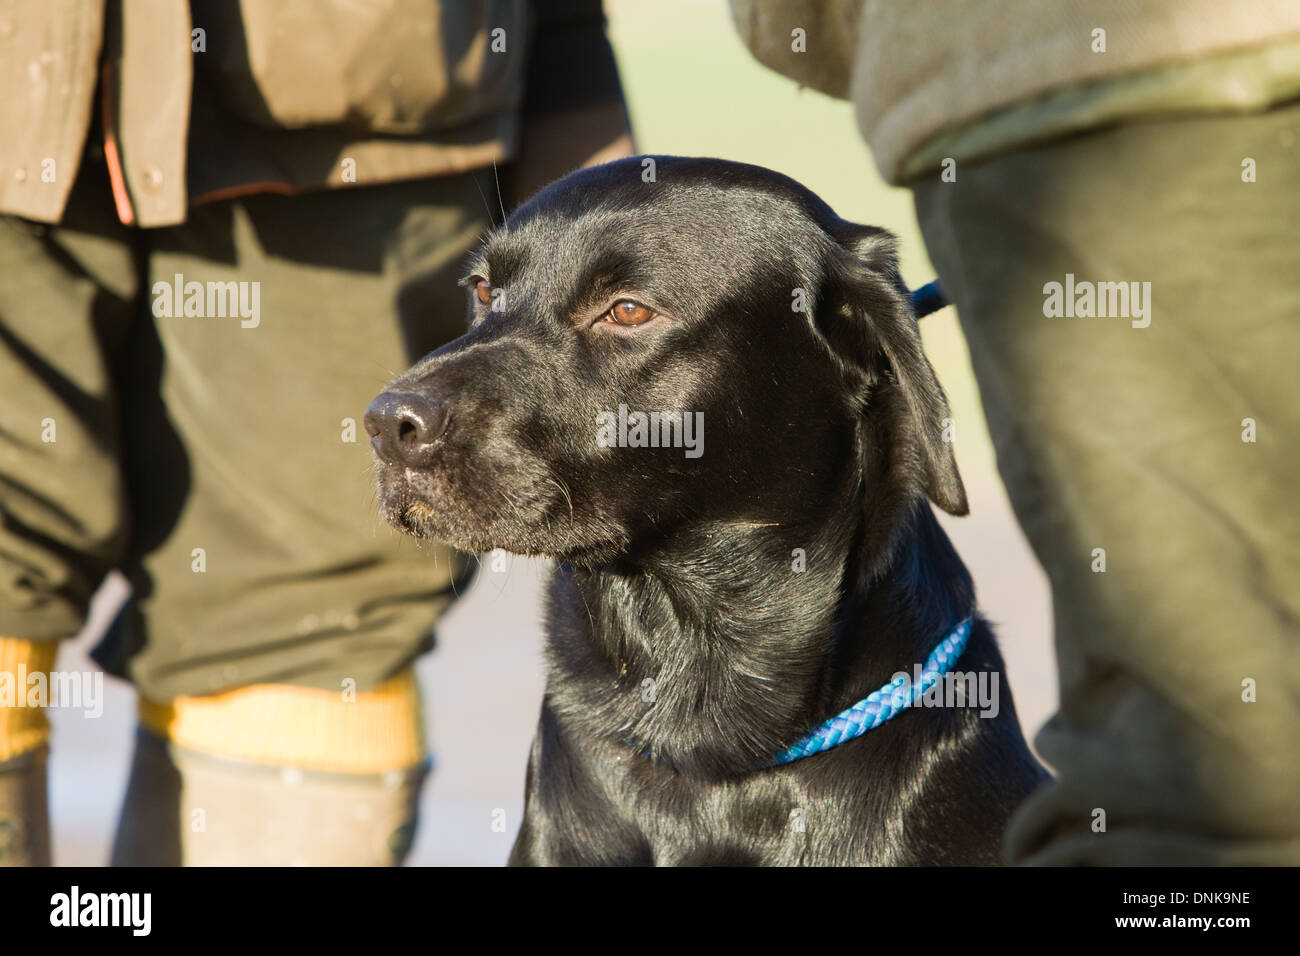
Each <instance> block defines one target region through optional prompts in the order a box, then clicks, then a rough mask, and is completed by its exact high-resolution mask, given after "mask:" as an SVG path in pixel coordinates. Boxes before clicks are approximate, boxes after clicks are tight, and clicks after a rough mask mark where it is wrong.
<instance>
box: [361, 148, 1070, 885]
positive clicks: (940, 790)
mask: <svg viewBox="0 0 1300 956" xmlns="http://www.w3.org/2000/svg"><path fill="white" fill-rule="evenodd" d="M654 160H655V170H654V172H655V180H654V181H653V182H647V181H645V179H644V178H643V170H644V169H645V166H644V165H643V161H642V159H641V158H639V157H638V158H635V159H629V160H622V161H619V162H615V163H610V164H608V165H605V166H600V167H597V168H594V169H589V170H584V171H581V172H577V173H574V174H573V175H571V176H568V177H567V178H565V179H563V180H560V181H559V182H557V183H555V184H553V185H551V186H549V187H548V188H547V189H545V190H543V191H542V192H541V193H539V194H538V195H537V196H535V197H534V198H533V199H532V200H531V201H530V202H529V203H528V204H526V205H525V206H523V207H522V208H520V209H519V210H518V211H516V212H515V213H514V215H512V216H511V217H510V219H509V221H508V224H507V227H505V228H502V229H500V230H498V231H497V232H495V233H494V234H493V235H492V236H490V237H489V239H488V240H487V241H486V243H485V244H484V247H483V249H482V252H481V254H480V255H479V256H478V257H477V258H476V260H475V262H474V263H473V264H472V265H471V271H472V276H471V279H473V277H475V276H478V277H483V278H484V279H486V280H488V281H489V283H490V286H491V287H492V288H493V289H496V290H500V293H501V294H503V295H504V298H503V299H501V300H500V301H497V302H496V305H497V308H498V311H494V310H493V309H492V308H491V307H488V306H484V305H481V304H480V303H479V302H478V301H477V299H476V298H475V296H474V283H473V281H471V282H470V283H469V285H470V312H471V319H472V325H471V327H470V330H469V331H468V333H467V334H466V335H464V336H463V337H461V338H460V339H458V340H456V341H455V342H453V343H451V344H449V345H447V346H446V347H444V348H442V349H439V350H438V351H437V352H434V353H433V354H432V355H430V356H428V357H426V358H425V359H424V360H422V361H421V362H420V363H419V364H417V365H416V366H415V367H414V368H412V369H411V370H410V371H409V372H407V373H406V374H405V375H403V376H401V377H400V378H399V379H397V380H396V381H395V382H394V383H393V384H392V385H390V386H389V389H388V390H387V392H385V394H384V395H383V396H381V397H380V399H377V400H376V404H375V405H373V406H372V407H371V411H370V413H369V414H368V416H367V427H368V430H369V431H370V433H371V435H372V441H373V444H374V446H375V448H376V450H377V465H376V468H377V475H378V481H379V487H380V500H381V504H382V507H383V509H384V511H385V514H386V515H387V517H388V518H389V519H390V520H391V521H392V522H393V523H394V524H396V525H397V526H399V527H401V528H403V529H404V530H407V531H410V532H412V533H415V534H419V535H427V536H431V537H437V538H441V539H443V540H446V541H449V542H451V543H452V544H455V545H457V546H458V547H461V548H464V549H467V550H479V551H482V550H488V549H492V548H504V549H506V550H508V551H513V552H517V553H521V554H532V555H548V556H552V557H554V558H556V559H557V567H556V570H555V573H554V576H553V579H552V582H551V585H550V591H549V608H548V614H547V659H548V664H549V678H548V684H547V691H546V698H545V701H544V703H543V707H542V715H541V722H540V727H539V730H538V735H537V739H536V741H535V743H534V746H533V751H532V756H531V759H530V763H529V769H528V792H527V808H526V812H525V819H524V821H523V825H522V829H521V831H520V833H519V837H518V840H517V842H516V844H515V848H514V852H513V855H512V862H513V863H517V864H589V863H590V864H862V863H866V864H935V863H938V864H983V863H996V862H998V861H999V859H1000V854H999V843H1000V837H1001V834H1002V831H1003V829H1004V827H1005V824H1006V822H1007V819H1008V817H1009V816H1010V814H1011V813H1012V811H1013V810H1014V809H1015V807H1016V806H1017V805H1018V804H1019V803H1020V802H1021V800H1022V799H1023V798H1024V797H1025V795H1026V794H1028V793H1029V792H1030V791H1031V790H1032V789H1033V788H1034V787H1035V786H1037V785H1038V784H1039V783H1040V782H1041V781H1042V780H1043V779H1044V777H1045V773H1044V771H1043V770H1042V768H1041V767H1040V766H1039V765H1038V763H1037V762H1036V761H1035V760H1034V759H1033V757H1032V756H1031V754H1030V753H1029V751H1028V749H1027V748H1026V746H1025V742H1024V739H1023V737H1022V736H1021V733H1020V728H1019V725H1018V723H1017V720H1016V716H1015V711H1014V708H1013V706H1012V704H1011V699H1010V693H1009V691H1008V690H1007V687H1006V682H1005V680H1004V679H1001V678H1000V692H1001V693H1000V701H999V703H1000V713H999V714H998V716H996V717H989V718H981V717H979V716H978V708H976V707H949V708H918V709H915V710H912V711H909V712H907V713H904V714H902V715H900V716H898V717H896V718H895V719H894V720H893V721H891V722H889V723H887V724H885V725H883V726H882V727H880V728H878V729H876V730H874V731H871V732H869V733H867V734H866V735H865V736H863V737H861V738H859V739H857V740H854V741H851V742H848V743H845V744H842V745H840V746H839V747H836V748H835V749H833V750H831V751H829V752H827V753H825V754H821V755H818V756H815V757H810V758H806V759H803V760H799V761H796V762H795V763H793V764H789V765H786V766H782V767H778V768H774V769H755V768H756V767H757V766H759V765H761V764H762V763H763V762H764V761H765V760H766V759H767V758H769V757H771V756H773V755H774V754H776V753H777V752H778V751H780V750H781V749H782V748H783V747H784V746H786V745H788V744H790V743H791V742H792V741H794V740H795V739H797V738H798V737H799V736H801V735H802V734H803V733H804V732H806V731H808V730H809V729H811V728H812V727H814V726H815V725H817V724H818V723H820V722H821V721H823V720H825V719H826V718H828V717H830V716H832V715H833V714H835V713H837V712H839V711H840V710H842V709H844V708H845V707H847V706H849V705H851V704H852V703H854V702H856V701H858V700H860V699H861V698H862V697H864V696H865V695H866V694H867V693H868V692H870V691H872V690H874V689H876V688H877V687H879V686H880V685H882V684H883V683H885V682H886V681H887V680H889V678H890V676H891V675H892V674H895V673H896V672H899V671H906V672H908V673H910V672H911V669H912V666H913V665H914V664H915V663H919V662H922V661H924V660H925V658H926V656H927V655H928V654H929V653H930V651H931V650H932V649H933V647H934V645H935V644H936V643H937V642H938V641H939V640H940V639H941V638H942V637H943V636H944V635H945V634H946V633H947V632H948V630H949V628H950V627H951V626H952V625H953V624H955V623H956V622H957V621H959V620H961V619H962V618H963V617H965V616H967V615H968V614H970V613H972V610H973V607H974V591H973V587H972V584H971V580H970V576H969V574H968V573H967V571H966V569H965V567H964V566H963V565H962V563H961V560H960V559H959V558H958V556H957V555H956V553H955V552H954V550H953V548H952V546H951V545H950V543H949V541H948V539H947V537H946V536H945V535H944V533H943V531H942V530H941V529H940V527H939V525H938V523H937V522H936V520H935V518H934V515H933V513H932V512H931V510H930V505H929V503H928V501H927V499H929V501H933V502H934V503H935V504H937V505H939V506H940V507H942V508H943V509H945V510H946V511H949V512H951V513H954V514H964V513H965V511H966V497H965V491H964V489H963V487H962V483H961V479H960V477H959V476H958V473H957V466H956V462H955V460H954V458H953V454H952V448H951V446H950V445H949V444H948V443H946V442H944V441H943V440H942V438H941V432H942V421H943V419H944V418H945V417H946V416H947V414H948V411H947V404H946V400H945V398H944V395H943V391H942V389H941V388H940V387H939V384H938V382H937V381H936V379H935V376H934V372H933V370H932V369H931V367H930V364H929V362H928V361H927V360H926V358H925V356H924V354H923V353H922V350H921V343H920V337H919V335H918V332H917V326H916V320H915V318H914V317H913V315H912V312H911V308H910V305H909V301H908V298H907V290H906V288H905V287H904V286H903V284H902V282H901V280H900V278H899V275H898V270H897V268H896V262H895V253H894V241H893V238H892V236H890V235H889V234H888V233H887V232H885V231H883V230H880V229H875V228H871V227H864V226H858V225H853V224H850V223H847V222H845V221H843V220H841V219H839V218H838V217H837V216H836V215H835V214H834V213H833V212H832V211H831V209H830V208H829V207H827V206H826V204H825V203H823V202H822V201H821V200H820V199H818V198H817V197H816V196H814V195H813V194H812V193H810V192H809V191H808V190H806V189H805V188H803V187H802V186H800V185H799V184H798V183H796V182H794V181H792V180H790V179H788V178H786V177H784V176H781V175H778V174H776V173H773V172H770V171H768V170H765V169H760V168H758V167H754V166H746V165H741V164H737V163H730V162H723V161H720V160H710V159H685V158H676V157H655V158H654ZM796 289H798V290H803V293H802V294H803V296H804V298H805V300H806V309H805V310H804V311H795V310H794V308H793V306H794V304H795V303H796V301H797V300H796V295H797V293H795V291H794V290H796ZM618 299H632V300H635V301H637V302H640V303H643V304H644V305H646V306H648V307H650V308H652V309H653V310H654V311H655V312H656V313H658V317H656V318H655V319H653V320H652V321H650V322H648V323H646V324H644V325H641V326H637V327H624V326H619V325H616V324H613V323H611V322H609V321H603V320H602V318H601V317H602V316H603V315H604V314H605V313H606V310H607V309H608V308H609V307H610V305H611V304H612V303H613V302H614V301H616V300H618ZM494 301H496V300H494ZM620 403H622V404H625V405H627V406H628V407H629V409H631V410H633V411H636V410H641V411H671V410H676V411H688V412H696V411H698V412H703V420H704V424H705V432H704V438H705V441H704V453H703V455H702V456H701V457H699V458H694V459H692V458H687V457H686V456H685V455H684V451H683V449H682V448H617V447H615V448H605V447H600V446H599V445H598V443H597V440H596V435H597V428H596V421H597V415H598V414H599V413H601V412H616V411H617V409H618V406H619V404H620ZM796 549H802V552H803V553H804V554H805V555H806V570H803V571H796V570H794V563H793V562H794V560H795V558H794V554H795V552H796ZM957 666H958V668H959V669H961V670H964V671H987V672H991V673H996V674H998V675H999V677H1000V675H1001V672H1002V667H1003V664H1002V659H1001V657H1000V655H999V653H998V650H997V647H996V645H995V643H994V639H993V636H992V634H991V632H990V629H989V627H988V625H987V624H986V623H985V622H984V621H983V620H982V619H980V618H978V617H977V618H976V623H975V627H974V631H973V634H972V637H971V639H970V644H969V647H968V649H967V651H966V653H965V654H964V655H963V657H962V658H961V660H960V662H959V664H958V665H957ZM648 682H653V683H648ZM651 689H652V690H653V693H650V692H649V691H650V690H651Z"/></svg>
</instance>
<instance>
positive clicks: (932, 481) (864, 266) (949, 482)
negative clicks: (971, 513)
mask: <svg viewBox="0 0 1300 956" xmlns="http://www.w3.org/2000/svg"><path fill="white" fill-rule="evenodd" d="M834 239H835V242H834V243H833V245H832V247H831V249H830V252H829V254H828V259H829V261H828V262H827V282H826V286H825V288H824V290H823V294H822V295H821V297H820V299H821V301H819V302H818V303H817V304H816V307H815V308H816V313H817V314H816V315H815V319H816V325H817V327H818V329H819V331H820V332H821V334H822V335H823V337H824V338H825V339H826V342H827V344H828V345H829V346H830V349H831V351H832V353H834V355H835V356H836V358H837V359H838V360H839V361H841V362H843V363H845V364H847V365H850V366H853V367H855V368H856V369H857V370H858V371H859V372H861V373H862V374H863V375H865V377H866V381H867V382H868V383H869V384H870V385H871V386H872V388H873V390H879V389H896V390H897V397H898V398H899V399H900V402H899V405H900V406H901V409H902V411H901V414H900V415H899V418H900V421H899V422H898V424H897V427H898V428H899V429H900V430H901V431H902V432H903V433H902V434H899V435H896V436H894V438H895V441H896V442H897V441H901V442H902V443H903V444H904V445H905V446H907V447H908V448H910V451H911V454H913V455H914V456H915V461H913V462H911V463H909V464H910V465H911V466H913V470H914V471H915V473H916V478H917V481H918V482H919V484H920V486H921V490H922V491H923V492H924V493H925V495H926V496H927V497H928V498H929V499H930V500H931V501H933V502H934V503H935V504H936V505H938V506H939V507H940V508H942V509H943V510H944V511H946V512H948V513H949V514H954V515H964V514H966V513H967V510H968V508H967V504H966V489H965V487H964V486H963V485H962V481H961V475H960V474H958V472H957V459H956V457H955V456H954V455H953V449H952V444H951V443H950V442H946V441H944V440H943V437H942V436H943V428H944V420H945V419H948V418H949V416H950V413H949V411H948V400H947V398H946V397H945V396H944V394H943V388H942V387H940V385H939V380H938V378H937V377H936V376H935V374H934V369H933V368H932V367H931V365H930V361H929V359H927V358H926V357H925V352H924V351H923V350H922V348H921V334H920V330H919V328H918V327H917V324H916V316H915V314H914V312H913V311H912V302H911V296H910V294H909V293H908V290H907V286H906V285H905V284H904V283H903V280H902V278H901V277H900V276H899V274H898V264H897V255H896V252H895V249H896V243H895V240H894V237H893V235H892V234H891V233H889V232H887V231H886V230H884V229H877V228H875V227H873V226H856V225H849V224H845V228H844V229H843V230H841V232H840V234H839V235H837V236H835V237H834ZM904 453H907V452H904Z"/></svg>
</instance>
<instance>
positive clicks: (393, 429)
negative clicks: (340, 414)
mask: <svg viewBox="0 0 1300 956" xmlns="http://www.w3.org/2000/svg"><path fill="white" fill-rule="evenodd" d="M447 420H448V414H447V406H445V405H443V404H442V403H441V402H438V401H436V400H434V399H432V398H426V397H425V396H423V395H415V394H412V393H410V392H384V393H383V394H382V395H380V396H379V397H378V398H376V399H375V400H374V401H373V402H371V403H370V407H369V408H367V409H366V420H365V421H366V431H367V432H368V433H369V434H370V444H371V446H372V447H373V448H374V449H375V451H376V452H378V453H379V457H380V458H382V459H384V461H387V462H391V463H392V464H395V465H413V466H417V467H418V466H422V465H428V464H430V463H431V461H432V458H433V443H434V442H435V441H437V440H438V436H439V435H441V434H442V433H443V432H444V431H446V430H447Z"/></svg>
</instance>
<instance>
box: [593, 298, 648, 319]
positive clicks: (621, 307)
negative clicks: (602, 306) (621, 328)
mask: <svg viewBox="0 0 1300 956" xmlns="http://www.w3.org/2000/svg"><path fill="white" fill-rule="evenodd" d="M654 317H655V313H654V312H653V311H652V310H651V309H648V308H646V307H645V306H644V305H642V304H641V303H640V302H633V301H632V300H631V299H619V300H618V301H617V302H615V303H614V307H613V308H612V309H610V310H609V311H608V312H606V313H605V318H606V319H608V320H609V321H610V322H613V323H614V324H616V325H644V324H645V323H646V322H649V321H650V320H651V319H653V318H654Z"/></svg>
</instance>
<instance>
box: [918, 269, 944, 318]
mask: <svg viewBox="0 0 1300 956" xmlns="http://www.w3.org/2000/svg"><path fill="white" fill-rule="evenodd" d="M947 304H948V299H947V298H946V297H945V296H944V294H943V289H941V288H939V280H938V279H935V280H934V281H933V282H927V283H926V284H925V285H923V286H921V288H919V289H916V290H914V291H913V292H912V311H913V312H915V313H916V317H917V318H918V319H919V318H921V317H922V316H926V315H929V314H930V313H931V312H938V311H939V310H940V309H942V308H943V307H944V306H945V305H947Z"/></svg>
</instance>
